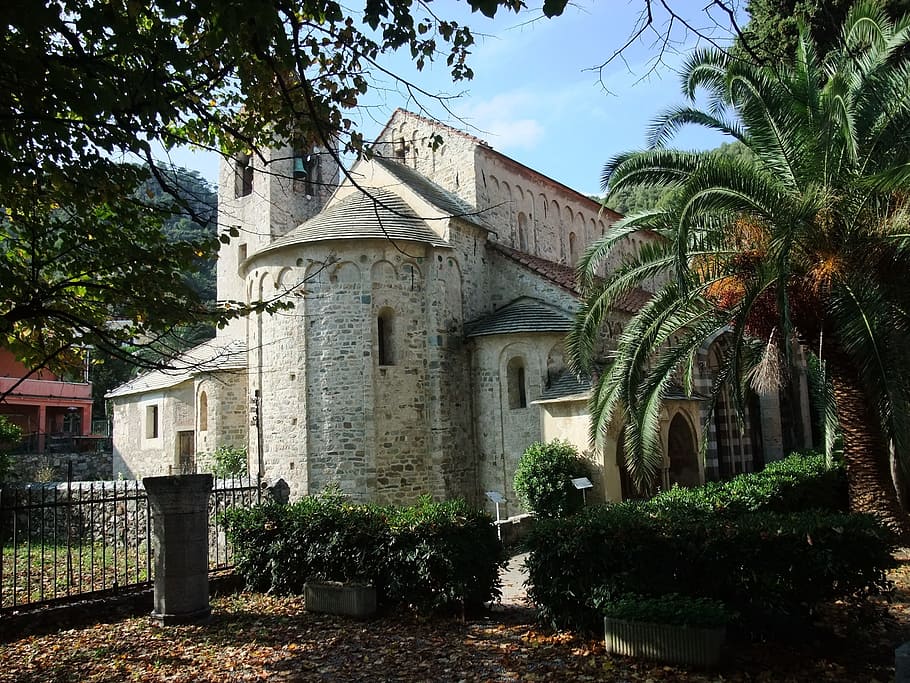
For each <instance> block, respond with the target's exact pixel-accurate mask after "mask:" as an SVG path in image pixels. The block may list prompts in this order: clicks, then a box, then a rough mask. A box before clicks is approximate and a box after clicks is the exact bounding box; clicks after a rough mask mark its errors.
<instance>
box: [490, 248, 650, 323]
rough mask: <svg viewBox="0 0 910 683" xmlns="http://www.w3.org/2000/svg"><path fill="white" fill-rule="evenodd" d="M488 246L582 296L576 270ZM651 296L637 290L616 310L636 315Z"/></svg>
mask: <svg viewBox="0 0 910 683" xmlns="http://www.w3.org/2000/svg"><path fill="white" fill-rule="evenodd" d="M487 244H489V246H490V247H492V248H493V249H494V250H496V251H498V252H499V253H500V254H502V255H503V256H506V257H507V258H510V259H511V260H513V261H515V262H516V263H520V264H521V265H523V266H524V267H526V268H528V269H529V270H532V271H534V272H535V273H537V274H538V275H540V276H542V277H544V278H546V279H547V280H549V281H550V282H552V283H553V284H555V285H558V286H559V287H562V288H563V289H564V290H566V291H567V292H570V293H572V294H574V295H575V296H581V291H580V290H579V289H578V285H577V284H576V281H575V269H574V268H571V267H570V266H567V265H565V264H564V263H556V262H555V261H548V260H547V259H543V258H540V257H539V256H533V255H531V254H526V253H525V252H523V251H518V250H517V249H512V248H511V247H507V246H505V245H504V244H499V243H498V242H488V243H487ZM651 296H652V295H651V293H650V292H647V291H645V290H643V289H640V288H636V289H633V290H632V291H631V292H629V293H628V294H626V295H625V296H624V297H622V298H621V299H620V300H619V301H617V302H616V305H615V306H614V308H616V309H617V310H620V311H623V312H625V313H635V312H636V311H638V310H639V309H640V308H641V307H642V306H644V305H645V304H646V303H647V302H648V301H650V300H651Z"/></svg>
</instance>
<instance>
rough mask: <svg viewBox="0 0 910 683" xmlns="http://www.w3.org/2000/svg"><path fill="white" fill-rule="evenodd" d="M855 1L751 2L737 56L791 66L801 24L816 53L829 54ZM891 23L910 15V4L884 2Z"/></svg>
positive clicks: (909, 0)
mask: <svg viewBox="0 0 910 683" xmlns="http://www.w3.org/2000/svg"><path fill="white" fill-rule="evenodd" d="M854 2H855V0H749V2H748V4H747V5H746V12H748V14H749V22H748V23H747V24H746V26H745V27H744V29H743V30H742V32H741V35H740V36H738V39H737V41H736V44H735V47H734V54H736V55H737V56H739V57H743V58H745V59H754V60H757V61H759V62H760V63H763V64H767V65H771V66H773V65H775V64H778V63H780V62H781V61H787V62H790V61H792V60H793V58H794V55H796V46H797V42H798V39H799V23H800V22H803V23H804V24H805V25H806V27H807V28H808V30H809V34H810V36H811V38H812V42H813V44H814V45H815V49H816V50H818V52H819V53H820V54H826V53H827V52H828V51H829V50H830V49H831V48H832V47H834V46H835V45H836V44H837V41H838V39H839V37H840V28H841V26H843V23H844V20H845V19H846V18H847V13H848V12H849V10H850V8H851V7H852V6H853V4H854ZM882 8H883V9H884V11H885V12H886V13H887V14H888V16H889V17H890V18H891V19H898V18H899V17H901V16H903V15H904V14H906V13H907V12H908V11H910V0H884V1H883V2H882Z"/></svg>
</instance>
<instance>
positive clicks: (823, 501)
mask: <svg viewBox="0 0 910 683" xmlns="http://www.w3.org/2000/svg"><path fill="white" fill-rule="evenodd" d="M648 504H649V505H650V506H652V507H655V508H661V507H666V506H669V505H683V506H690V507H695V508H700V509H704V510H713V511H715V512H719V513H731V514H738V513H741V512H756V511H758V510H768V511H772V512H803V511H806V510H829V511H839V512H846V511H847V476H846V473H845V470H844V467H843V465H842V464H836V465H834V466H831V467H829V466H828V465H827V463H826V461H825V456H824V455H820V454H818V453H806V454H801V453H794V454H792V455H790V456H788V457H787V458H785V459H783V460H778V461H775V462H772V463H770V464H769V465H768V466H767V467H765V469H763V470H762V471H761V472H754V473H750V474H741V475H739V476H737V477H734V478H733V479H731V480H730V481H726V482H709V483H707V484H705V485H704V486H699V487H693V488H681V487H676V488H673V489H670V490H669V491H663V492H661V493H658V494H657V495H656V496H654V497H653V498H651V499H650V500H649V501H648Z"/></svg>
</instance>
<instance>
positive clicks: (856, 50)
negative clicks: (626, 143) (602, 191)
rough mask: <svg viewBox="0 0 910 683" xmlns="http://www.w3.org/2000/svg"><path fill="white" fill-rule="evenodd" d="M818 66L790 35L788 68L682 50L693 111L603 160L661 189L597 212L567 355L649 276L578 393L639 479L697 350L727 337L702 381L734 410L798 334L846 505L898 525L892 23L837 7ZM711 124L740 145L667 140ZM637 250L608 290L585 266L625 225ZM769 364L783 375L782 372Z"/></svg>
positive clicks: (907, 371) (901, 311)
mask: <svg viewBox="0 0 910 683" xmlns="http://www.w3.org/2000/svg"><path fill="white" fill-rule="evenodd" d="M840 35H841V38H840V42H839V43H838V44H837V45H836V46H835V48H834V49H833V50H831V51H830V52H829V53H828V55H827V56H826V58H825V60H824V61H822V60H821V58H820V57H819V56H818V55H819V53H818V51H817V50H816V46H815V44H814V42H813V40H812V38H811V35H810V34H809V33H808V31H803V32H802V33H801V35H800V40H799V45H798V49H797V52H796V60H795V62H794V64H793V65H792V66H787V65H776V66H775V67H761V66H757V65H754V64H752V63H750V62H746V61H743V60H738V59H735V58H732V57H730V56H729V55H726V54H723V53H720V52H717V51H713V50H710V51H699V52H696V53H695V54H693V55H692V56H691V57H690V58H689V60H688V62H687V63H686V65H685V68H684V70H683V74H682V80H683V92H684V94H685V95H686V96H687V97H688V98H690V99H694V95H695V93H696V91H697V90H700V89H704V90H705V91H706V93H707V95H708V107H707V109H706V110H699V109H696V108H694V106H681V107H677V108H674V109H671V110H670V111H668V112H666V113H665V114H663V115H662V116H660V117H659V118H658V119H657V120H656V122H655V124H654V125H653V128H652V144H653V147H652V149H650V150H647V151H642V152H631V153H626V154H622V155H620V156H618V157H617V158H615V159H613V160H612V161H610V162H609V163H608V164H607V165H606V167H605V169H604V176H603V179H604V184H605V185H606V186H608V187H609V188H611V189H613V188H617V189H618V188H623V187H627V186H638V185H643V186H646V187H664V188H669V189H671V190H672V194H671V195H670V198H669V199H668V200H667V203H666V205H665V206H664V207H663V208H661V209H658V210H655V211H651V212H647V213H643V214H638V215H636V216H631V217H628V218H626V219H624V220H621V221H619V222H617V223H616V224H614V226H613V227H612V229H611V230H610V231H609V232H608V234H607V235H606V236H605V237H604V238H602V239H601V240H600V241H598V242H597V243H595V244H594V245H593V246H592V247H591V248H590V249H589V250H588V251H587V253H586V255H585V257H584V258H583V259H582V261H581V263H580V265H579V272H580V277H581V281H582V284H583V286H584V287H585V291H586V292H587V294H586V299H585V302H584V304H583V306H582V309H581V311H580V314H579V316H578V319H577V321H576V325H575V328H574V330H573V332H572V333H571V335H570V338H569V347H570V352H571V355H572V358H573V363H574V367H575V369H576V370H578V371H589V372H590V371H592V370H594V369H595V366H594V361H595V359H594V357H593V353H592V351H593V349H594V348H595V344H596V341H597V338H598V328H599V326H600V323H601V322H602V320H603V317H604V315H605V314H606V312H607V311H608V310H609V307H610V305H611V304H612V302H614V301H616V299H617V297H619V296H622V295H623V294H624V293H625V292H628V291H629V290H630V289H632V288H633V287H635V286H638V285H639V284H640V283H642V282H645V281H648V280H650V279H651V278H653V277H654V276H655V275H656V274H661V273H663V274H666V275H668V277H667V278H666V284H665V285H664V286H663V287H662V288H660V289H659V291H657V292H656V293H655V296H654V297H653V299H652V300H651V301H650V302H649V303H648V304H646V305H645V306H644V307H643V308H642V309H641V310H640V311H639V312H638V313H637V314H636V315H635V316H634V318H633V319H632V320H631V321H630V322H629V324H628V325H627V326H626V327H625V329H624V331H623V334H622V336H621V337H620V339H619V342H618V348H617V350H616V353H615V354H614V356H613V357H612V359H611V363H610V365H609V366H608V367H607V368H606V369H605V370H604V371H603V373H602V374H601V375H600V378H599V381H598V386H597V388H596V391H595V395H594V398H593V399H592V403H591V410H592V415H593V417H594V430H595V435H600V434H601V433H602V432H603V430H604V429H605V428H606V425H607V424H608V423H609V420H610V419H611V418H612V416H613V414H614V413H617V412H622V413H623V414H624V415H625V416H626V417H627V419H628V426H627V428H626V462H627V465H628V467H629V471H630V474H631V475H632V476H633V478H634V479H636V480H639V481H642V482H644V481H647V480H648V478H649V477H650V475H652V474H653V472H655V471H656V469H657V468H658V467H659V465H660V459H661V455H660V441H659V418H660V405H661V399H662V397H663V396H664V395H665V394H666V392H667V391H668V388H669V387H670V386H671V384H672V383H673V382H675V381H679V382H681V383H682V384H683V385H684V386H685V387H686V389H687V391H689V392H691V391H692V383H693V376H694V372H695V367H696V360H697V353H698V351H699V349H701V348H702V347H703V346H704V345H705V343H706V341H707V340H710V339H713V338H715V337H716V336H717V335H718V334H719V333H723V332H725V331H726V332H728V333H729V335H728V338H729V344H728V345H727V349H728V351H727V352H726V353H725V355H724V358H723V367H722V368H721V370H720V372H719V374H718V376H717V379H716V382H715V389H714V391H715V396H716V393H717V391H719V390H720V387H721V386H722V385H723V384H724V383H727V384H729V385H730V386H731V390H732V394H733V398H734V402H735V403H736V405H737V406H738V407H739V408H740V410H742V406H743V405H745V398H744V397H745V392H746V390H747V388H748V387H749V386H750V385H751V386H752V387H753V388H755V389H757V390H759V391H774V390H776V388H777V386H778V383H779V382H780V381H781V379H782V377H783V376H785V373H786V369H787V368H788V367H789V366H790V364H791V361H792V358H791V355H790V354H791V349H792V348H793V344H794V342H796V341H799V342H803V343H805V344H806V345H807V346H808V347H809V348H811V349H815V350H817V351H818V352H819V354H820V357H821V359H822V360H823V361H824V363H825V370H826V373H827V377H829V378H830V379H831V383H832V386H833V389H834V391H833V393H834V399H835V403H836V406H835V407H836V412H837V418H838V421H839V423H840V427H841V433H842V436H843V448H844V457H845V460H846V464H847V472H848V481H849V484H850V496H851V504H852V505H853V506H854V507H855V508H857V509H862V510H868V511H873V512H876V513H877V514H880V515H881V516H882V517H883V518H885V519H887V520H888V521H889V522H891V523H893V524H895V525H897V526H900V527H902V528H904V529H906V521H907V520H906V515H904V514H903V513H902V512H901V511H900V509H899V506H898V505H897V502H896V499H895V495H894V494H895V492H894V488H893V486H892V485H891V476H890V471H889V468H888V443H889V442H892V443H893V444H894V449H895V452H896V453H897V454H898V455H899V457H901V458H902V461H903V462H905V467H906V459H907V454H908V453H910V450H908V449H910V441H908V439H910V385H908V382H907V377H908V376H910V353H908V347H907V344H906V338H907V334H908V332H910V324H908V320H910V315H908V314H910V289H908V288H907V286H906V275H905V274H906V272H907V271H908V268H910V242H908V238H907V226H908V223H910V213H908V207H907V203H906V196H907V192H908V191H910V174H908V173H907V168H908V167H910V143H908V141H907V137H906V134H905V131H906V130H907V127H908V125H910V101H908V99H907V96H906V95H907V93H908V92H910V64H908V59H910V57H907V50H906V46H907V43H908V42H910V21H908V20H906V19H902V20H900V21H899V22H897V23H893V22H891V21H890V20H889V19H888V18H887V16H886V15H885V14H884V13H883V12H882V11H881V9H880V8H879V7H878V6H877V5H875V4H873V3H858V4H857V5H855V6H854V8H853V9H852V10H851V12H850V15H849V17H848V19H847V21H846V24H845V25H844V27H843V29H842V31H841V33H840ZM689 124H697V125H703V126H706V127H708V128H711V129H714V130H720V131H724V132H726V133H727V134H729V135H730V136H731V137H733V138H734V139H736V140H738V141H739V142H741V143H742V144H743V145H744V146H745V147H747V148H748V149H749V150H750V152H751V155H750V156H745V157H738V158H736V157H728V156H725V155H717V154H711V153H698V152H680V151H676V150H672V149H667V148H665V144H666V143H667V142H668V141H669V140H670V139H671V138H672V135H673V134H674V133H675V132H676V131H677V130H678V129H679V128H680V127H682V126H685V125H689ZM643 228H647V229H650V230H653V231H654V232H655V233H657V234H659V235H661V236H662V237H663V238H664V239H663V240H659V241H654V242H652V243H650V244H647V245H645V246H644V247H642V249H641V250H640V252H639V254H638V256H637V258H636V259H634V260H631V261H627V262H626V264H625V265H624V266H623V267H622V268H620V269H619V270H618V271H617V272H616V273H615V274H614V275H613V277H612V279H611V280H610V281H608V282H606V283H603V282H601V281H599V280H597V278H595V273H596V271H597V267H598V265H599V264H600V263H601V261H602V260H603V259H604V258H606V257H608V256H609V254H610V252H611V250H612V249H614V248H615V247H616V246H617V244H618V243H620V242H621V241H622V240H623V238H624V237H625V236H626V235H628V234H629V233H631V232H633V231H635V230H640V229H643ZM781 368H782V369H783V374H782V373H781V372H780V369H781Z"/></svg>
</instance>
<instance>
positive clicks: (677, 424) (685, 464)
mask: <svg viewBox="0 0 910 683" xmlns="http://www.w3.org/2000/svg"><path fill="white" fill-rule="evenodd" d="M667 455H668V456H669V458H670V471H669V473H668V475H669V478H670V486H673V484H679V485H680V486H698V485H699V484H700V483H701V477H700V476H699V473H698V450H697V448H696V445H695V435H694V434H693V433H692V428H691V427H690V426H689V421H688V420H686V418H685V417H684V416H683V414H682V413H676V415H675V416H674V418H673V420H672V421H671V422H670V432H669V434H668V437H667Z"/></svg>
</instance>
